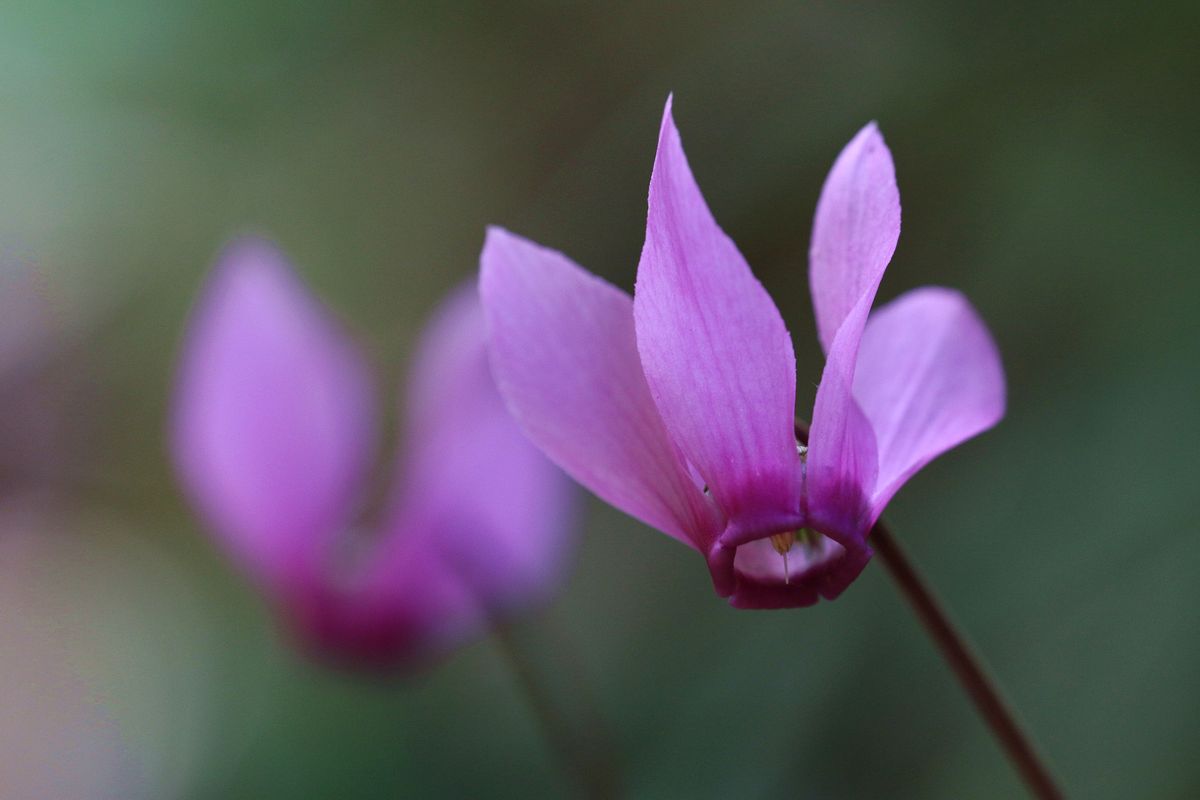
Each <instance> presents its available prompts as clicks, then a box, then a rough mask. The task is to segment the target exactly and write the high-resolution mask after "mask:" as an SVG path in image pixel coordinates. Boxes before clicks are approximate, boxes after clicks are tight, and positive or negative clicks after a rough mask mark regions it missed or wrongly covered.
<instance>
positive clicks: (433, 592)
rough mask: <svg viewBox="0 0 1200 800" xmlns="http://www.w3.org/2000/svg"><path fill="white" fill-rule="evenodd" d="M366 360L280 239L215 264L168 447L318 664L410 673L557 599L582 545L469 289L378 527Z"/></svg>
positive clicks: (410, 417)
mask: <svg viewBox="0 0 1200 800" xmlns="http://www.w3.org/2000/svg"><path fill="white" fill-rule="evenodd" d="M374 422H375V409H374V406H373V402H372V386H371V381H370V379H369V372H368V368H367V366H366V364H365V362H364V360H363V358H362V356H361V355H360V353H359V351H358V350H357V349H356V348H355V346H354V345H353V344H352V342H351V341H350V340H349V339H348V338H347V337H346V335H345V334H344V333H343V332H342V330H341V329H340V328H339V326H338V325H337V323H336V322H335V321H334V320H333V319H332V318H331V316H330V315H329V313H328V312H327V311H326V309H325V308H323V307H322V306H321V305H319V304H318V302H317V301H316V300H315V299H314V298H312V297H311V296H310V295H309V294H308V292H307V291H306V290H305V288H304V287H303V286H302V285H301V283H300V282H299V281H298V279H297V278H296V277H295V275H294V274H293V272H292V270H291V268H290V266H289V265H288V263H287V262H286V260H285V258H284V256H283V255H282V254H281V253H280V252H279V251H278V250H277V249H275V248H274V247H273V246H272V245H270V244H268V243H266V242H264V241H260V240H254V239H247V240H242V241H239V242H235V243H234V244H232V245H231V246H230V247H229V248H228V249H227V250H226V252H225V253H224V254H223V255H222V256H221V258H220V261H219V263H218V265H217V267H216V269H215V273H214V275H213V276H212V277H211V279H210V281H209V286H208V288H207V290H206V291H205V293H204V295H203V297H202V299H201V300H200V301H199V303H198V305H197V308H196V310H195V312H194V316H193V318H192V320H191V323H190V327H189V331H188V334H187V339H186V343H185V347H184V350H183V356H182V365H181V368H180V372H179V376H178V385H177V387H176V396H175V407H174V418H173V429H172V436H173V439H172V445H173V451H174V457H175V462H176V465H177V468H178V472H179V475H180V477H181V480H182V482H183V485H184V487H185V488H186V490H187V493H188V495H189V496H190V499H191V500H192V502H193V504H194V505H195V507H196V508H197V509H198V510H199V512H200V513H201V514H202V516H203V517H204V519H205V520H206V521H207V523H208V524H209V526H210V527H211V529H212V531H213V532H214V534H215V535H216V536H217V538H218V539H219V540H220V542H221V544H222V545H223V546H224V548H225V549H226V550H227V551H228V552H229V553H230V555H231V556H233V557H234V558H235V559H236V560H237V562H238V563H239V564H240V566H241V567H242V568H243V569H244V570H245V572H247V573H248V574H249V576H250V577H251V578H252V579H253V580H254V581H255V582H256V583H257V584H258V585H259V586H261V588H262V589H263V591H265V592H266V593H267V594H268V595H269V596H270V597H271V598H272V599H273V600H274V601H275V602H276V603H277V604H278V605H279V607H280V608H281V609H282V611H283V613H284V615H285V617H286V619H287V620H289V622H290V623H291V625H292V626H294V627H295V629H296V630H297V631H298V633H299V634H300V636H301V638H302V639H303V640H304V641H305V642H307V643H308V644H309V645H311V646H312V647H314V648H315V649H317V650H318V651H319V652H321V653H322V654H324V655H329V656H333V657H335V658H339V659H341V660H347V661H350V662H352V663H356V664H366V665H371V666H393V665H401V666H404V665H413V664H417V663H421V662H423V661H425V660H426V659H427V658H428V657H431V656H435V655H437V654H440V653H443V652H445V650H446V649H447V648H449V647H451V646H453V645H455V644H458V643H460V642H462V641H463V640H464V638H466V637H469V636H471V635H472V634H475V633H478V632H479V631H480V630H481V629H482V628H484V627H485V626H486V625H487V624H488V623H489V622H490V621H491V620H492V619H493V617H495V616H496V615H503V614H506V613H508V612H510V611H513V610H516V609H517V608H518V607H523V606H526V605H528V604H530V603H533V602H536V601H538V600H541V599H543V598H545V597H546V596H547V595H548V594H549V593H550V592H551V591H552V590H553V589H554V588H555V587H556V585H557V583H558V581H559V578H560V574H561V572H562V568H563V564H564V560H565V556H566V555H567V551H568V550H569V546H570V541H569V540H570V534H571V533H572V527H571V526H570V525H569V524H568V522H569V519H568V517H569V505H570V490H569V488H568V486H569V484H568V482H567V480H566V478H565V476H563V475H562V473H560V472H559V471H558V470H557V469H556V468H555V467H554V466H553V465H551V464H550V463H549V462H548V461H547V460H546V459H545V458H544V457H543V456H542V455H541V454H540V453H539V452H538V451H537V449H536V448H534V447H533V446H532V445H531V444H530V443H529V442H528V441H527V440H526V439H525V438H524V436H523V435H522V434H521V432H520V430H519V429H518V427H517V426H516V424H515V423H514V422H513V420H512V419H511V418H510V417H509V416H508V414H507V412H506V411H505V408H504V406H503V403H502V401H501V399H500V397H499V395H498V394H497V392H496V389H495V385H494V384H493V382H492V379H491V375H490V372H489V369H488V364H487V359H486V353H485V348H484V328H483V318H482V313H481V310H480V306H479V301H478V294H477V291H476V289H475V287H474V286H471V287H469V288H463V289H460V290H459V291H457V292H455V293H454V294H453V295H452V296H451V297H450V298H449V299H448V300H447V301H446V302H445V303H444V305H443V306H442V308H441V309H440V310H439V311H438V312H437V314H436V316H435V318H434V320H433V322H432V323H431V324H430V325H429V328H428V330H427V331H426V333H425V336H424V340H423V342H422V343H421V345H420V348H419V350H418V354H417V358H416V363H415V367H414V369H413V372H412V375H411V378H410V383H409V387H408V408H407V416H406V423H407V424H406V426H405V427H406V434H407V442H406V444H407V447H406V448H405V451H404V453H403V454H402V457H401V459H400V461H401V463H400V470H399V478H398V480H397V481H396V484H395V487H394V491H393V492H392V494H391V497H390V501H389V504H388V507H387V509H386V511H385V513H384V515H383V524H382V526H380V527H379V530H378V533H377V534H376V535H374V536H373V537H367V536H361V535H355V534H354V533H353V531H352V528H351V526H352V525H353V523H354V521H355V516H356V514H355V512H356V508H357V505H358V503H359V501H361V500H362V495H363V494H364V493H365V492H364V489H365V482H366V478H367V474H368V469H369V467H370V465H371V461H372V454H373V450H374V448H373V443H374V440H375V429H374Z"/></svg>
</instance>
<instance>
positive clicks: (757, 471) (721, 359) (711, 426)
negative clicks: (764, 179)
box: [633, 100, 800, 536]
mask: <svg viewBox="0 0 1200 800" xmlns="http://www.w3.org/2000/svg"><path fill="white" fill-rule="evenodd" d="M633 305H634V319H635V321H636V323H637V345H638V352H639V353H640V354H641V363H642V366H643V368H644V370H645V374H646V380H647V382H648V383H649V385H650V390H651V393H652V395H653V397H654V401H655V403H656V404H657V406H658V409H659V411H660V413H661V414H662V418H663V421H664V422H665V423H666V426H667V430H668V431H669V432H670V436H671V438H672V440H673V441H674V442H675V443H676V444H677V445H678V446H679V448H680V450H682V451H683V454H684V455H685V456H686V458H687V459H688V460H689V461H690V462H691V463H692V464H693V465H694V466H695V468H696V470H697V471H698V472H699V474H700V476H701V477H702V478H703V480H704V482H705V483H706V484H707V485H708V487H709V488H710V489H711V491H712V494H713V497H714V498H715V500H716V502H717V504H718V505H719V506H720V507H721V509H722V510H723V511H724V512H725V513H726V514H727V515H728V516H729V517H730V525H731V528H744V529H747V530H750V529H763V530H765V529H767V528H773V527H776V526H777V523H778V522H779V520H781V519H782V518H784V517H795V515H796V514H797V513H798V511H799V499H800V481H799V459H798V457H797V454H796V440H795V434H794V429H793V426H794V419H795V405H796V359H795V356H794V355H793V352H792V342H791V338H790V337H789V336H788V332H787V329H786V328H785V327H784V324H783V320H782V318H781V317H780V316H779V311H778V309H776V307H775V304H774V303H773V302H772V301H771V298H770V296H769V295H768V294H767V292H766V290H765V289H763V287H762V284H760V283H759V282H758V280H757V279H755V277H754V275H753V274H752V273H751V272H750V267H749V266H748V265H747V264H746V261H745V259H743V258H742V256H741V254H740V253H739V252H738V250H737V247H736V246H735V245H734V244H733V242H732V241H731V240H730V239H729V237H728V236H726V235H725V234H724V233H723V232H722V231H721V229H720V228H719V227H718V226H717V223H716V221H715V220H714V219H713V217H712V214H711V213H710V212H709V210H708V206H707V205H705V202H704V198H703V197H702V196H701V194H700V189H699V187H698V186H697V185H696V181H695V179H694V178H693V177H692V173H691V170H690V169H689V168H688V163H687V158H686V157H685V156H684V153H683V147H682V144H681V142H680V139H679V133H678V131H677V130H676V129H675V123H674V121H673V120H672V118H671V102H670V100H668V101H667V108H666V111H665V113H664V115H663V122H662V130H661V132H660V134H659V141H658V155H657V157H656V159H655V163H654V174H653V177H652V178H651V180H650V211H649V216H648V220H647V224H646V243H645V247H644V248H643V250H642V258H641V262H640V263H639V264H638V278H637V289H636V291H635V293H634V304H633ZM767 532H768V533H770V532H773V531H767ZM758 535H759V536H762V535H765V533H762V532H760V533H759V534H758Z"/></svg>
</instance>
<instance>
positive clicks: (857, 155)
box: [808, 122, 900, 352]
mask: <svg viewBox="0 0 1200 800" xmlns="http://www.w3.org/2000/svg"><path fill="white" fill-rule="evenodd" d="M899 237H900V193H899V190H898V189H897V188H896V170H895V167H894V166H893V165H892V154H891V153H890V152H889V151H888V148H887V145H886V144H885V143H884V141H883V136H882V135H881V134H880V133H879V129H878V128H877V127H876V126H875V123H873V122H872V123H870V124H869V125H867V126H866V127H865V128H863V129H862V130H861V131H859V132H858V134H857V135H856V136H855V137H854V138H853V139H852V140H850V143H849V144H848V145H846V147H845V148H844V149H843V150H842V152H841V154H840V155H838V157H837V161H835V162H834V164H833V169H832V170H830V172H829V176H828V177H827V178H826V179H825V186H824V187H823V188H822V189H821V199H820V200H819V201H818V202H817V213H816V217H815V219H814V220H813V234H812V245H811V247H810V249H809V259H808V263H809V267H808V281H809V286H810V288H811V290H812V298H813V310H814V312H815V313H816V318H817V334H818V336H819V337H820V340H821V346H822V347H823V348H824V349H825V350H826V352H828V351H829V350H831V349H832V348H833V339H834V337H835V336H836V335H837V332H838V329H839V328H840V327H841V326H842V323H843V321H844V320H845V319H846V317H847V316H848V315H849V314H850V311H851V309H853V308H854V307H855V305H857V304H858V302H859V301H860V300H861V299H862V298H863V297H865V296H871V297H874V295H875V290H876V289H878V288H879V282H880V280H882V278H883V273H884V270H886V269H887V265H888V262H889V261H891V259H892V253H894V252H895V250H896V241H897V239H899ZM867 305H868V306H870V302H868V303H867ZM855 338H857V337H855Z"/></svg>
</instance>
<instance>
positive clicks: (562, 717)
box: [494, 623, 620, 800]
mask: <svg viewBox="0 0 1200 800" xmlns="http://www.w3.org/2000/svg"><path fill="white" fill-rule="evenodd" d="M494 632H495V641H496V645H497V649H498V650H499V651H500V654H501V655H502V656H503V657H504V659H505V661H507V662H508V665H509V668H510V669H511V670H512V673H513V677H514V678H515V679H516V681H517V684H518V685H519V687H520V689H521V692H522V694H524V696H525V700H526V703H527V705H528V706H529V709H530V711H531V712H532V713H533V715H534V717H536V718H537V722H538V724H539V726H540V727H541V729H542V735H543V737H544V738H545V739H546V743H547V744H548V745H549V746H550V747H551V749H553V750H554V751H555V752H556V753H557V754H558V757H559V759H560V760H561V761H562V763H563V766H564V769H565V770H566V771H567V772H568V773H570V774H571V776H572V778H573V779H574V780H575V782H576V784H577V786H578V788H579V791H580V796H582V797H586V798H588V799H589V800H611V798H616V797H619V796H620V791H619V785H620V781H619V779H618V776H617V769H616V760H615V758H614V757H613V751H612V748H611V747H610V746H609V743H608V739H607V736H606V735H605V733H604V727H603V725H602V724H598V723H600V721H601V720H600V715H599V713H598V712H597V711H596V710H595V708H594V707H593V706H592V704H591V703H590V694H589V693H588V692H587V691H584V690H583V689H584V688H585V687H581V686H576V687H574V688H575V689H577V691H576V692H575V695H576V700H578V701H579V702H581V703H583V704H584V705H585V706H586V709H587V711H588V714H587V717H588V719H587V723H588V724H587V726H586V728H587V730H586V731H577V730H576V728H577V727H582V726H574V725H572V724H571V720H570V719H569V718H568V714H567V713H566V712H565V710H564V709H563V707H562V706H561V705H560V704H558V703H556V702H555V700H554V698H553V697H552V696H551V693H550V692H549V691H547V689H546V685H545V682H544V681H542V680H539V678H538V675H537V670H536V668H535V667H534V664H533V662H532V660H531V659H530V658H529V657H528V656H527V655H526V653H525V651H524V649H523V648H522V646H521V643H520V642H519V641H518V640H517V636H516V635H515V633H514V631H513V629H512V627H511V626H510V625H507V624H504V623H498V624H496V625H495V626H494ZM559 639H560V641H559V642H558V644H560V645H561V644H562V642H561V637H559ZM573 680H574V681H575V683H576V684H580V683H582V678H581V676H580V675H578V674H574V675H573Z"/></svg>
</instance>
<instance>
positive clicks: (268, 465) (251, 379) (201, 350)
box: [171, 239, 374, 589]
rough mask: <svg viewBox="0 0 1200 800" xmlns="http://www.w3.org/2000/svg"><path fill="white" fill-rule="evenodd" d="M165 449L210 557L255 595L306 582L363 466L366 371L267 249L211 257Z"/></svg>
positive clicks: (345, 512)
mask: <svg viewBox="0 0 1200 800" xmlns="http://www.w3.org/2000/svg"><path fill="white" fill-rule="evenodd" d="M175 388H176V391H175V403H174V415H173V429H172V441H171V443H172V448H173V454H174V457H175V462H176V465H177V467H178V470H179V472H180V475H181V478H182V481H183V484H184V487H185V488H186V490H187V492H188V494H189V495H190V496H191V498H192V499H193V501H194V502H195V504H196V505H197V507H198V508H199V509H200V510H201V512H202V513H203V514H204V516H205V517H206V518H207V520H208V522H209V523H210V525H211V526H212V529H213V530H214V531H215V532H216V533H217V534H218V535H219V536H220V538H221V539H222V541H223V544H224V545H225V546H226V547H227V549H228V550H229V551H231V553H232V554H233V555H234V557H235V558H237V559H238V560H239V561H240V562H241V563H242V565H243V566H244V567H245V568H246V569H247V570H248V571H249V572H250V573H251V574H252V575H253V576H254V577H255V578H257V579H258V580H259V581H261V582H263V583H266V584H267V585H268V587H269V588H275V589H278V588H280V583H281V582H287V581H293V580H297V579H300V580H303V579H305V578H306V576H307V577H311V575H312V574H313V570H316V569H318V568H319V566H318V564H319V562H320V560H321V559H322V557H323V553H324V550H325V549H326V547H327V545H328V544H329V542H330V540H331V538H332V537H334V536H335V535H337V533H338V532H339V531H340V530H341V529H342V527H343V526H344V525H345V524H346V522H347V520H348V517H349V515H350V513H351V511H352V505H353V501H354V499H355V495H356V492H357V490H358V488H359V485H360V481H361V479H362V476H363V470H364V469H365V468H366V467H367V465H368V463H369V460H370V455H371V442H372V436H373V428H374V408H373V404H372V391H371V384H370V380H369V377H368V371H367V369H366V366H365V364H364V363H363V361H362V359H361V357H360V355H359V353H358V351H357V350H356V349H355V348H354V346H353V345H352V343H351V342H350V341H349V339H348V338H347V337H346V336H345V335H344V334H343V332H342V331H341V329H340V328H339V326H338V325H337V323H336V322H335V320H334V319H333V318H332V317H331V315H330V314H329V313H328V312H327V311H326V309H324V308H323V307H322V306H321V305H320V304H318V303H317V301H316V300H314V299H313V298H312V297H311V296H310V295H309V293H308V292H307V290H306V289H305V288H304V286H302V285H301V283H300V282H299V280H298V279H297V278H296V277H295V275H294V274H293V273H292V270H291V268H290V266H289V265H288V264H287V262H286V260H285V258H284V256H283V255H282V254H281V253H280V252H279V251H278V250H277V249H275V247H274V246H272V245H271V244H269V243H267V242H265V241H261V240H256V239H244V240H241V241H238V242H235V243H234V244H232V245H230V246H229V247H228V248H227V249H226V251H225V252H224V253H223V254H222V256H221V257H220V260H219V263H218V265H217V267H216V269H215V271H214V274H213V276H212V277H211V278H210V280H209V284H208V286H207V288H206V290H205V292H204V294H203V296H202V298H201V300H200V301H199V303H198V304H197V307H196V309H195V311H194V313H193V316H192V319H191V322H190V325H189V328H188V332H187V337H186V341H185V345H184V350H183V357H182V364H181V368H180V371H179V375H178V381H177V385H176V387H175Z"/></svg>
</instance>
